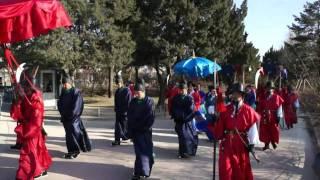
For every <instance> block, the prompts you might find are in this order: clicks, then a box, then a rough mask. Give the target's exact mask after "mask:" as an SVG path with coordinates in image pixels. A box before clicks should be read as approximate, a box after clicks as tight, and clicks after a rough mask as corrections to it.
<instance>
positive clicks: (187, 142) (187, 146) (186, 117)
mask: <svg viewBox="0 0 320 180" xmlns="http://www.w3.org/2000/svg"><path fill="white" fill-rule="evenodd" d="M172 102H173V104H172V111H171V112H172V118H173V119H174V122H175V123H176V126H175V131H176V132H177V134H178V140H179V156H181V157H185V156H195V155H196V152H197V147H198V135H197V132H196V130H195V129H194V128H193V126H192V120H193V118H194V112H193V110H194V103H193V99H192V97H190V96H187V95H182V94H179V95H177V96H175V97H174V98H173V100H172Z"/></svg>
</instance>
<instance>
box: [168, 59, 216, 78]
mask: <svg viewBox="0 0 320 180" xmlns="http://www.w3.org/2000/svg"><path fill="white" fill-rule="evenodd" d="M173 70H174V72H175V74H177V75H185V76H188V77H191V78H199V77H201V78H203V77H207V76H209V75H211V74H213V73H215V72H218V71H220V70H221V67H220V66H219V65H218V64H217V63H215V62H213V61H211V60H209V59H206V58H203V57H195V56H193V57H191V58H189V59H186V60H182V61H180V62H178V63H177V64H176V65H175V66H174V67H173Z"/></svg>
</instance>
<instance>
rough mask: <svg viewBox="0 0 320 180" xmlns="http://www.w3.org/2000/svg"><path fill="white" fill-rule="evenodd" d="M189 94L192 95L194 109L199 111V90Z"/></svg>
mask: <svg viewBox="0 0 320 180" xmlns="http://www.w3.org/2000/svg"><path fill="white" fill-rule="evenodd" d="M191 95H192V97H193V101H194V106H195V107H194V108H195V111H199V109H200V106H201V95H200V92H199V91H194V92H193V93H192V94H191Z"/></svg>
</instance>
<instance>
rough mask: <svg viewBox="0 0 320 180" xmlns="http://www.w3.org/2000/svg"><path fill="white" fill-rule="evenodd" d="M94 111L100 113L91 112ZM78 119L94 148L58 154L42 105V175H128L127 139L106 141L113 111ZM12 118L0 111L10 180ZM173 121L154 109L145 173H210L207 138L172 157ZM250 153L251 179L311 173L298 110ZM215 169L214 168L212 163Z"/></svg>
mask: <svg viewBox="0 0 320 180" xmlns="http://www.w3.org/2000/svg"><path fill="white" fill-rule="evenodd" d="M98 115H100V117H97V116H98ZM84 119H85V120H84V123H85V125H86V126H87V131H88V133H89V136H90V138H91V139H92V141H93V148H94V150H93V151H91V152H89V153H81V154H80V156H79V157H78V158H77V159H73V160H65V159H63V158H62V156H63V154H64V152H65V151H66V147H65V140H64V129H63V127H62V124H61V123H60V121H59V116H58V114H57V112H56V111H54V110H50V111H46V121H45V129H46V130H47V132H48V134H49V137H48V140H47V147H48V149H49V151H50V154H51V155H52V156H53V165H52V167H51V168H50V169H49V173H48V175H49V176H47V177H46V179H48V180H73V179H74V180H76V179H88V180H128V179H130V177H131V175H132V172H133V169H132V167H133V164H134V158H135V155H134V151H133V146H132V143H130V142H128V143H124V144H122V145H121V146H117V147H112V146H111V141H112V140H113V125H114V120H113V112H112V111H111V109H104V110H101V112H100V110H99V111H98V110H94V109H93V110H87V111H86V116H84ZM15 125H16V124H15V122H13V121H12V120H11V119H10V118H9V117H8V113H2V116H1V120H0V180H12V179H14V178H15V171H16V168H17V166H18V157H19V154H18V151H12V150H10V149H9V146H10V145H12V144H14V143H15V135H14V133H13V130H14V127H15ZM173 126H174V125H173V122H172V121H171V120H169V117H168V116H164V115H158V116H157V119H156V122H155V125H154V129H153V141H154V152H155V154H156V159H155V165H154V167H153V171H152V175H151V178H150V179H163V180H167V179H181V180H188V179H195V180H202V179H203V180H205V179H212V169H213V165H212V164H213V163H212V162H213V160H212V159H213V158H212V154H213V148H212V143H210V142H208V141H207V140H206V139H205V136H203V135H201V140H200V144H199V149H198V154H197V156H196V157H194V158H191V159H186V160H180V159H178V158H177V149H178V144H177V136H176V134H175V132H174V130H173ZM262 146H263V145H262V144H261V145H260V147H258V148H257V150H256V151H257V152H256V154H257V155H258V156H259V158H260V159H261V163H260V164H257V163H256V162H255V161H254V160H252V162H251V163H252V166H253V171H254V176H255V179H290V180H291V179H307V180H313V179H315V180H316V179H317V178H316V177H315V175H314V173H313V171H312V169H311V165H312V161H313V159H314V149H313V144H312V141H311V138H310V137H309V134H308V133H307V131H306V128H305V123H304V121H303V116H301V118H300V119H299V124H298V125H297V126H296V127H295V128H294V129H293V130H290V131H288V130H284V131H282V134H281V142H280V145H279V147H278V149H277V150H275V151H274V150H268V151H266V152H262V151H261V147H262ZM217 169H218V168H217Z"/></svg>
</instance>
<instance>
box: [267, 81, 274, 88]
mask: <svg viewBox="0 0 320 180" xmlns="http://www.w3.org/2000/svg"><path fill="white" fill-rule="evenodd" d="M266 88H268V89H275V88H276V86H275V85H274V82H272V81H268V82H267V84H266Z"/></svg>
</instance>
